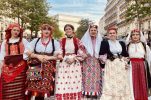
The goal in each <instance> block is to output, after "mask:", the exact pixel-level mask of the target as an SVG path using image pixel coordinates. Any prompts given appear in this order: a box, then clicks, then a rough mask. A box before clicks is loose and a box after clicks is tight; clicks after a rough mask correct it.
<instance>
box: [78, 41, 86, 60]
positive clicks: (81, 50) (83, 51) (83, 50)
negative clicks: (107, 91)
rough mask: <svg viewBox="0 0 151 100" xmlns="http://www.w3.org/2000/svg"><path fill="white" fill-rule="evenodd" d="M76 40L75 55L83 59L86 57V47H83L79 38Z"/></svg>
mask: <svg viewBox="0 0 151 100" xmlns="http://www.w3.org/2000/svg"><path fill="white" fill-rule="evenodd" d="M77 42H78V52H77V56H78V57H80V58H82V59H83V60H84V59H85V57H86V48H85V47H84V45H83V43H82V42H81V41H80V40H79V39H77Z"/></svg>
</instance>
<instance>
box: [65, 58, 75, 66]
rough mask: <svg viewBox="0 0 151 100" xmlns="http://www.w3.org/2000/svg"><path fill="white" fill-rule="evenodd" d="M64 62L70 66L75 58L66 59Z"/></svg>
mask: <svg viewBox="0 0 151 100" xmlns="http://www.w3.org/2000/svg"><path fill="white" fill-rule="evenodd" d="M66 62H67V63H68V64H72V63H73V62H75V58H74V57H73V58H67V59H66Z"/></svg>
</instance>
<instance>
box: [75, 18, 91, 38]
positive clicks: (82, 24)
mask: <svg viewBox="0 0 151 100" xmlns="http://www.w3.org/2000/svg"><path fill="white" fill-rule="evenodd" d="M90 22H92V21H90V20H89V19H82V20H81V21H80V22H79V24H80V26H79V27H78V28H77V31H76V35H77V37H78V38H79V39H81V38H82V36H83V35H84V33H85V32H86V31H87V29H88V27H89V23H90Z"/></svg>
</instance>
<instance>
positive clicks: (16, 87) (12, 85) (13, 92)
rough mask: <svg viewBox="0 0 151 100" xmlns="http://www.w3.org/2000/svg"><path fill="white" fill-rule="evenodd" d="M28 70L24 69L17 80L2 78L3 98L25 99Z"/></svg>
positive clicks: (5, 99)
mask: <svg viewBox="0 0 151 100" xmlns="http://www.w3.org/2000/svg"><path fill="white" fill-rule="evenodd" d="M25 82H26V70H23V71H22V72H21V73H20V75H18V76H17V77H16V78H15V80H13V81H11V82H6V81H5V80H4V78H2V84H3V86H2V88H3V91H2V97H3V99H2V100H25V88H26V87H25Z"/></svg>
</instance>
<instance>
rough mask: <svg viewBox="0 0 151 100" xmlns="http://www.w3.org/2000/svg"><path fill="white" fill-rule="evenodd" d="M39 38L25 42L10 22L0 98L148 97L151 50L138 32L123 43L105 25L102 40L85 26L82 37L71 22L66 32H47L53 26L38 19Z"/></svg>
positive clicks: (1, 58)
mask: <svg viewBox="0 0 151 100" xmlns="http://www.w3.org/2000/svg"><path fill="white" fill-rule="evenodd" d="M40 29H41V37H40V38H35V39H33V40H32V41H31V42H30V43H29V42H28V41H27V40H26V39H24V38H23V29H22V28H21V27H20V25H19V24H16V23H12V24H10V25H9V26H8V28H7V29H6V31H5V32H6V39H5V40H4V41H3V43H2V45H1V51H0V73H1V76H0V100H44V99H47V98H49V97H51V96H54V97H55V100H83V99H98V98H100V100H148V96H149V95H151V90H150V89H151V67H150V66H151V65H150V64H151V51H150V48H149V47H148V45H146V40H145V37H144V36H143V34H142V33H141V31H139V30H138V29H134V30H132V31H131V33H129V35H128V37H127V39H126V41H125V42H122V41H119V40H117V29H116V28H109V29H108V31H107V35H108V39H106V40H102V36H101V34H100V32H99V30H98V26H97V25H90V26H89V27H88V30H87V31H86V33H85V34H84V36H83V37H82V39H81V40H79V39H78V38H77V37H76V33H75V32H74V27H73V26H72V25H71V24H66V25H65V26H64V31H65V37H64V38H62V39H61V40H60V41H57V40H55V39H54V38H53V37H52V34H53V30H54V27H52V26H51V25H49V24H43V25H42V26H41V27H40Z"/></svg>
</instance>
